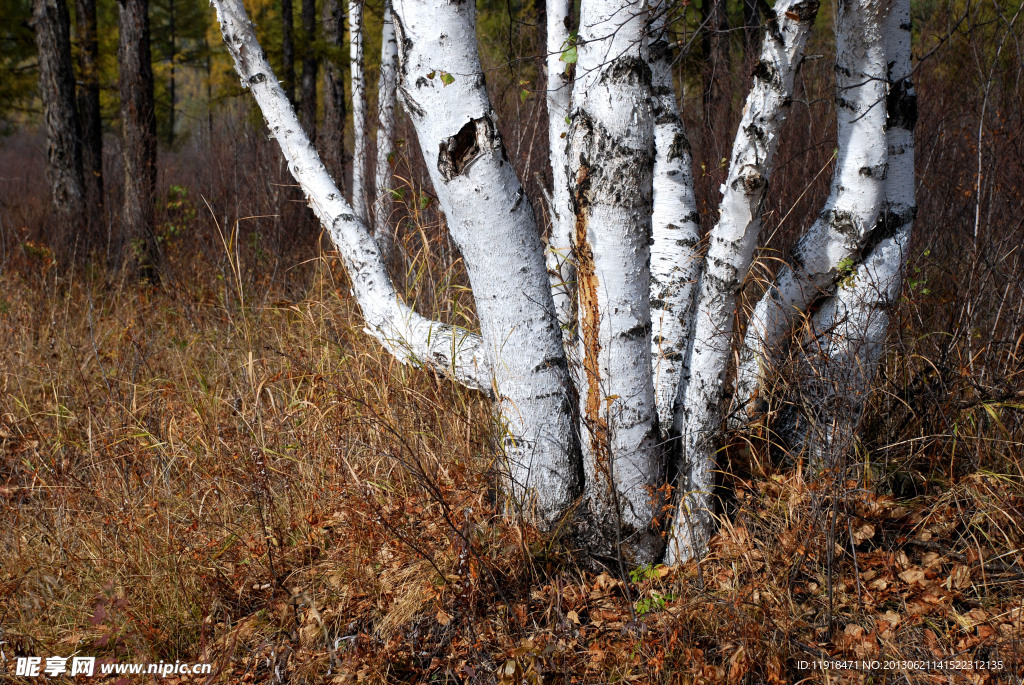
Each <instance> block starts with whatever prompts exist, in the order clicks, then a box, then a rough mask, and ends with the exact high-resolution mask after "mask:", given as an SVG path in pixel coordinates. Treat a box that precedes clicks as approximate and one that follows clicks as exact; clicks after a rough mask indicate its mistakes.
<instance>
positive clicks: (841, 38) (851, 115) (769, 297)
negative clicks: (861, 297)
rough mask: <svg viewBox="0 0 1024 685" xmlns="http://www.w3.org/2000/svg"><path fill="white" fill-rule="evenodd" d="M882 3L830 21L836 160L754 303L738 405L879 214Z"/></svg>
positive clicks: (844, 271)
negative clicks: (817, 211) (827, 184)
mask: <svg viewBox="0 0 1024 685" xmlns="http://www.w3.org/2000/svg"><path fill="white" fill-rule="evenodd" d="M887 4H888V3H887V2H882V1H880V0H845V1H843V2H840V3H839V7H838V16H837V22H836V118H837V120H838V121H837V124H838V129H837V130H838V137H839V141H838V146H839V152H838V159H837V162H836V170H835V174H834V176H833V178H832V189H831V193H830V195H829V198H828V200H827V202H826V203H825V208H824V210H823V211H822V212H821V215H820V216H819V217H818V220H817V221H816V222H815V223H814V225H813V226H811V228H810V230H808V231H807V233H805V234H804V236H803V237H802V238H801V239H800V240H799V242H798V243H797V245H796V247H795V248H794V249H793V251H792V255H791V256H792V264H793V265H792V266H791V267H786V268H784V269H783V270H782V272H781V273H780V274H779V277H778V279H777V281H776V284H775V285H774V286H772V287H771V288H770V289H769V290H768V292H767V293H765V295H764V297H762V298H761V300H760V301H759V302H758V303H757V306H756V307H755V308H754V313H753V315H752V316H751V319H750V323H749V325H748V327H747V332H746V336H745V338H744V341H743V346H742V348H741V349H740V363H739V368H738V370H737V374H736V378H737V381H736V402H737V405H738V406H742V407H747V408H748V409H754V406H755V405H754V403H753V402H752V400H753V399H755V398H756V395H757V389H758V386H759V385H760V384H762V383H763V382H764V381H765V379H766V378H767V370H768V368H769V367H770V366H771V362H770V355H771V353H772V351H773V350H775V349H776V348H777V346H778V345H779V344H780V343H781V342H782V340H783V338H784V337H785V336H786V334H787V333H788V332H789V330H790V328H791V326H792V324H793V320H794V319H795V318H796V317H797V316H799V315H800V314H801V313H802V312H804V311H806V310H807V308H808V307H809V306H810V305H811V303H813V302H814V301H815V300H816V299H818V298H820V297H821V296H822V295H825V294H827V293H828V292H829V290H830V289H831V288H832V287H833V286H834V285H835V284H836V282H837V281H839V280H840V279H841V278H845V277H847V276H849V275H850V269H851V267H852V266H853V264H854V263H856V262H859V261H860V259H861V256H862V255H861V251H862V249H863V248H864V246H865V243H866V241H867V239H868V236H869V235H870V234H871V233H872V231H874V230H875V227H876V224H878V222H879V219H880V218H882V208H883V207H882V205H883V202H884V199H885V183H886V180H885V179H886V169H887V166H886V160H887V152H886V135H885V119H886V112H885V105H884V103H885V98H886V80H887V75H886V57H885V39H884V35H883V28H882V22H883V19H884V10H885V5H887Z"/></svg>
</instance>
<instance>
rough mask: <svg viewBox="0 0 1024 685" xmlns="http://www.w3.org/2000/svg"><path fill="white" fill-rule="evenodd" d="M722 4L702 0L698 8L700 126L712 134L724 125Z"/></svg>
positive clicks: (725, 45)
mask: <svg viewBox="0 0 1024 685" xmlns="http://www.w3.org/2000/svg"><path fill="white" fill-rule="evenodd" d="M725 2H726V0H704V3H703V5H702V6H701V24H702V28H701V30H702V31H703V32H704V35H703V39H702V41H701V46H702V49H703V52H704V97H703V104H704V126H705V128H707V129H710V130H711V131H715V130H716V129H717V128H719V127H718V126H716V124H718V123H721V124H725V125H728V123H729V121H730V120H729V117H728V113H729V112H728V106H729V103H728V98H729V84H727V83H725V80H726V79H727V78H728V74H729V18H728V15H727V14H726V6H725Z"/></svg>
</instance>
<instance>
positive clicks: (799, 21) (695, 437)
mask: <svg viewBox="0 0 1024 685" xmlns="http://www.w3.org/2000/svg"><path fill="white" fill-rule="evenodd" d="M817 11H818V3H817V0H782V1H780V2H778V3H776V5H775V8H774V12H775V18H774V20H773V21H770V22H768V23H767V27H766V32H765V36H764V41H763V45H762V48H761V59H760V61H759V62H758V64H757V66H756V67H755V69H754V83H753V86H752V88H751V91H750V93H749V95H748V96H747V103H746V109H745V111H744V114H743V119H742V120H741V121H740V127H739V131H738V132H737V134H736V139H735V141H734V143H733V151H732V160H731V163H730V166H729V174H728V177H727V179H726V182H725V184H724V185H723V187H722V193H723V197H722V203H721V214H720V218H719V220H718V224H717V225H716V226H715V228H714V229H713V230H712V231H711V234H710V236H709V246H708V255H707V257H706V259H705V261H704V271H703V273H702V275H701V278H700V283H699V286H698V295H697V311H696V314H695V318H694V330H693V333H692V335H691V338H690V349H689V352H688V357H689V374H690V375H689V377H688V378H684V379H683V382H682V383H681V384H680V388H679V389H680V397H681V399H682V401H681V402H680V404H679V405H678V407H677V410H676V413H675V417H674V422H675V428H676V430H677V432H678V433H679V434H680V435H681V436H682V439H683V464H682V465H681V467H680V469H679V480H678V482H677V483H676V502H677V508H676V516H675V521H674V522H673V524H672V529H671V533H670V538H669V546H668V551H667V560H668V562H669V563H676V562H682V561H686V560H687V559H690V558H693V557H697V556H700V555H702V554H703V553H704V550H705V549H706V546H707V541H708V539H710V535H711V529H712V525H711V513H712V511H711V509H712V503H711V489H712V486H713V484H714V463H715V459H714V454H715V446H714V439H715V437H716V436H717V434H718V428H719V423H720V418H721V414H720V412H719V405H720V403H721V401H722V385H723V382H724V376H725V370H726V366H727V365H728V362H729V357H730V352H731V345H732V332H733V325H734V321H733V319H734V316H735V307H736V296H737V294H738V292H739V288H740V286H741V285H742V283H743V279H744V278H745V277H746V275H747V271H748V270H749V268H750V262H751V260H752V258H753V254H754V248H755V246H756V245H757V236H758V233H759V232H760V227H761V207H762V203H763V201H764V194H765V192H766V191H767V187H768V178H769V176H770V175H771V170H772V162H773V158H774V155H775V149H776V147H777V145H778V139H779V132H780V129H781V127H782V123H783V121H784V118H785V113H786V112H787V111H788V109H789V104H790V101H791V98H792V93H793V79H794V77H795V75H796V72H797V69H798V68H799V66H800V62H801V61H802V60H803V51H804V44H805V42H806V40H807V36H808V34H809V33H810V30H811V28H812V26H813V24H814V18H815V16H816V15H817Z"/></svg>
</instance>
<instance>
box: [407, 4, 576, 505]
mask: <svg viewBox="0 0 1024 685" xmlns="http://www.w3.org/2000/svg"><path fill="white" fill-rule="evenodd" d="M394 21H395V32H396V35H397V38H398V50H399V53H398V54H399V72H400V80H399V86H398V92H399V97H400V98H401V100H402V103H403V105H404V106H405V109H406V112H407V113H408V115H409V118H410V120H411V121H412V123H413V125H414V126H415V128H416V134H417V137H418V139H419V144H420V149H421V150H422V152H423V158H424V160H425V161H426V163H427V168H428V171H429V173H430V177H431V180H432V181H433V185H434V190H435V191H436V193H437V197H438V202H439V205H440V207H441V209H442V210H443V211H444V214H445V217H446V219H447V222H448V228H449V231H450V233H451V236H452V239H453V241H454V242H455V244H456V246H457V247H458V248H459V250H460V252H461V253H462V256H463V259H464V261H465V264H466V270H467V272H468V275H469V280H470V284H471V285H472V288H473V294H474V298H475V301H476V310H477V316H478V318H479V320H480V327H481V330H482V333H483V338H484V343H485V347H486V352H487V354H488V358H489V360H490V361H491V368H492V369H493V370H494V381H495V386H496V388H497V394H498V401H499V410H500V416H501V420H502V421H503V422H504V424H505V427H506V430H507V433H506V439H505V447H506V457H507V458H508V461H509V472H510V479H511V482H510V485H511V488H510V490H511V492H510V494H511V496H512V502H513V503H514V505H516V506H524V507H525V508H526V509H528V510H530V513H536V515H537V517H538V519H539V521H540V522H541V523H549V522H552V521H554V520H555V519H556V518H558V517H559V516H560V515H561V514H562V512H564V511H565V509H566V508H567V507H568V506H569V505H570V504H571V502H572V500H573V499H574V498H575V496H576V495H577V494H578V492H579V487H580V483H579V464H578V461H577V460H575V456H576V455H575V453H574V450H573V445H574V439H573V435H574V432H573V429H574V426H573V418H572V414H573V412H572V407H571V404H570V402H569V396H570V393H569V378H568V370H567V366H566V361H565V354H564V351H563V349H562V340H561V334H560V330H559V326H558V320H557V318H556V316H555V311H554V303H553V300H552V295H551V287H550V283H549V280H548V276H547V271H546V269H545V266H544V250H543V245H542V244H541V241H540V235H539V232H538V230H537V223H536V220H535V218H534V214H533V209H532V206H531V204H530V201H529V198H527V197H526V194H525V192H524V191H523V188H522V186H521V184H520V182H519V179H518V178H517V177H516V174H515V170H514V169H513V168H512V165H511V164H510V163H509V161H508V158H507V156H506V154H505V149H504V146H503V145H502V142H501V137H500V135H499V133H498V130H497V126H496V119H495V114H494V112H493V111H492V109H491V106H490V102H489V101H488V98H487V91H486V88H485V86H484V74H483V70H482V68H481V65H480V59H479V55H478V53H477V49H476V27H475V21H476V7H475V5H474V3H472V2H461V3H453V2H448V1H447V0H394Z"/></svg>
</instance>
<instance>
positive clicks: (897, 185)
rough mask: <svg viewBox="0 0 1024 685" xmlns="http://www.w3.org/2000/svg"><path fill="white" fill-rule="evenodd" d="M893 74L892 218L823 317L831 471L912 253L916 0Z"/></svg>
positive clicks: (888, 183) (896, 33) (901, 29)
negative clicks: (912, 35) (912, 46)
mask: <svg viewBox="0 0 1024 685" xmlns="http://www.w3.org/2000/svg"><path fill="white" fill-rule="evenodd" d="M884 40H885V53H886V57H885V60H886V64H887V70H888V86H889V89H888V95H887V97H886V133H885V139H886V144H887V147H888V173H887V175H886V177H885V195H886V204H885V220H884V222H882V223H881V224H880V225H879V227H878V228H876V229H875V233H874V234H873V235H872V236H871V239H870V241H871V243H873V244H872V245H869V246H868V248H867V250H868V252H867V256H866V257H865V258H864V261H863V262H862V263H861V264H860V265H859V266H858V267H857V269H856V270H855V271H854V273H853V274H852V275H851V276H850V277H848V278H846V279H844V280H843V282H842V283H841V284H840V286H839V288H838V289H837V291H836V294H835V296H833V297H832V298H830V299H829V300H827V301H826V302H825V304H824V305H823V306H822V307H821V309H820V310H819V311H818V312H817V313H816V314H815V316H814V319H813V323H814V330H815V331H821V332H822V334H821V342H822V345H821V347H822V351H823V356H824V357H825V358H826V359H827V361H826V362H825V363H826V365H827V369H826V372H825V373H824V374H823V377H824V378H825V379H826V382H827V383H828V384H829V387H827V388H826V391H827V392H828V395H827V396H826V397H825V401H824V402H823V403H822V409H823V413H822V416H821V422H820V428H821V430H820V431H819V435H820V437H819V442H817V443H816V444H814V445H812V454H813V455H814V457H815V458H816V460H817V461H818V462H819V463H820V464H821V465H823V466H833V465H835V464H836V463H837V462H838V460H839V458H840V457H841V456H842V455H843V454H845V452H846V451H847V449H848V448H849V446H850V443H851V441H852V439H853V433H854V430H855V428H856V427H857V423H858V422H859V419H860V416H861V414H862V412H863V409H864V403H865V401H866V399H867V394H868V391H869V388H870V385H871V381H872V380H873V378H874V376H875V372H876V370H877V368H878V363H879V360H880V359H881V357H882V351H883V344H884V342H885V336H886V332H887V330H888V327H889V312H890V311H891V310H892V308H893V307H895V305H896V304H897V303H898V301H899V296H900V290H901V287H902V285H903V272H904V267H905V265H906V259H907V248H908V246H909V242H910V232H911V228H912V226H913V221H914V216H915V214H916V213H917V207H916V204H915V200H914V125H915V123H916V120H917V96H916V94H915V93H914V83H913V80H912V78H911V77H912V70H911V63H910V0H894V1H893V3H892V8H891V10H890V11H889V13H888V15H887V16H886V17H885V20H884Z"/></svg>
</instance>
